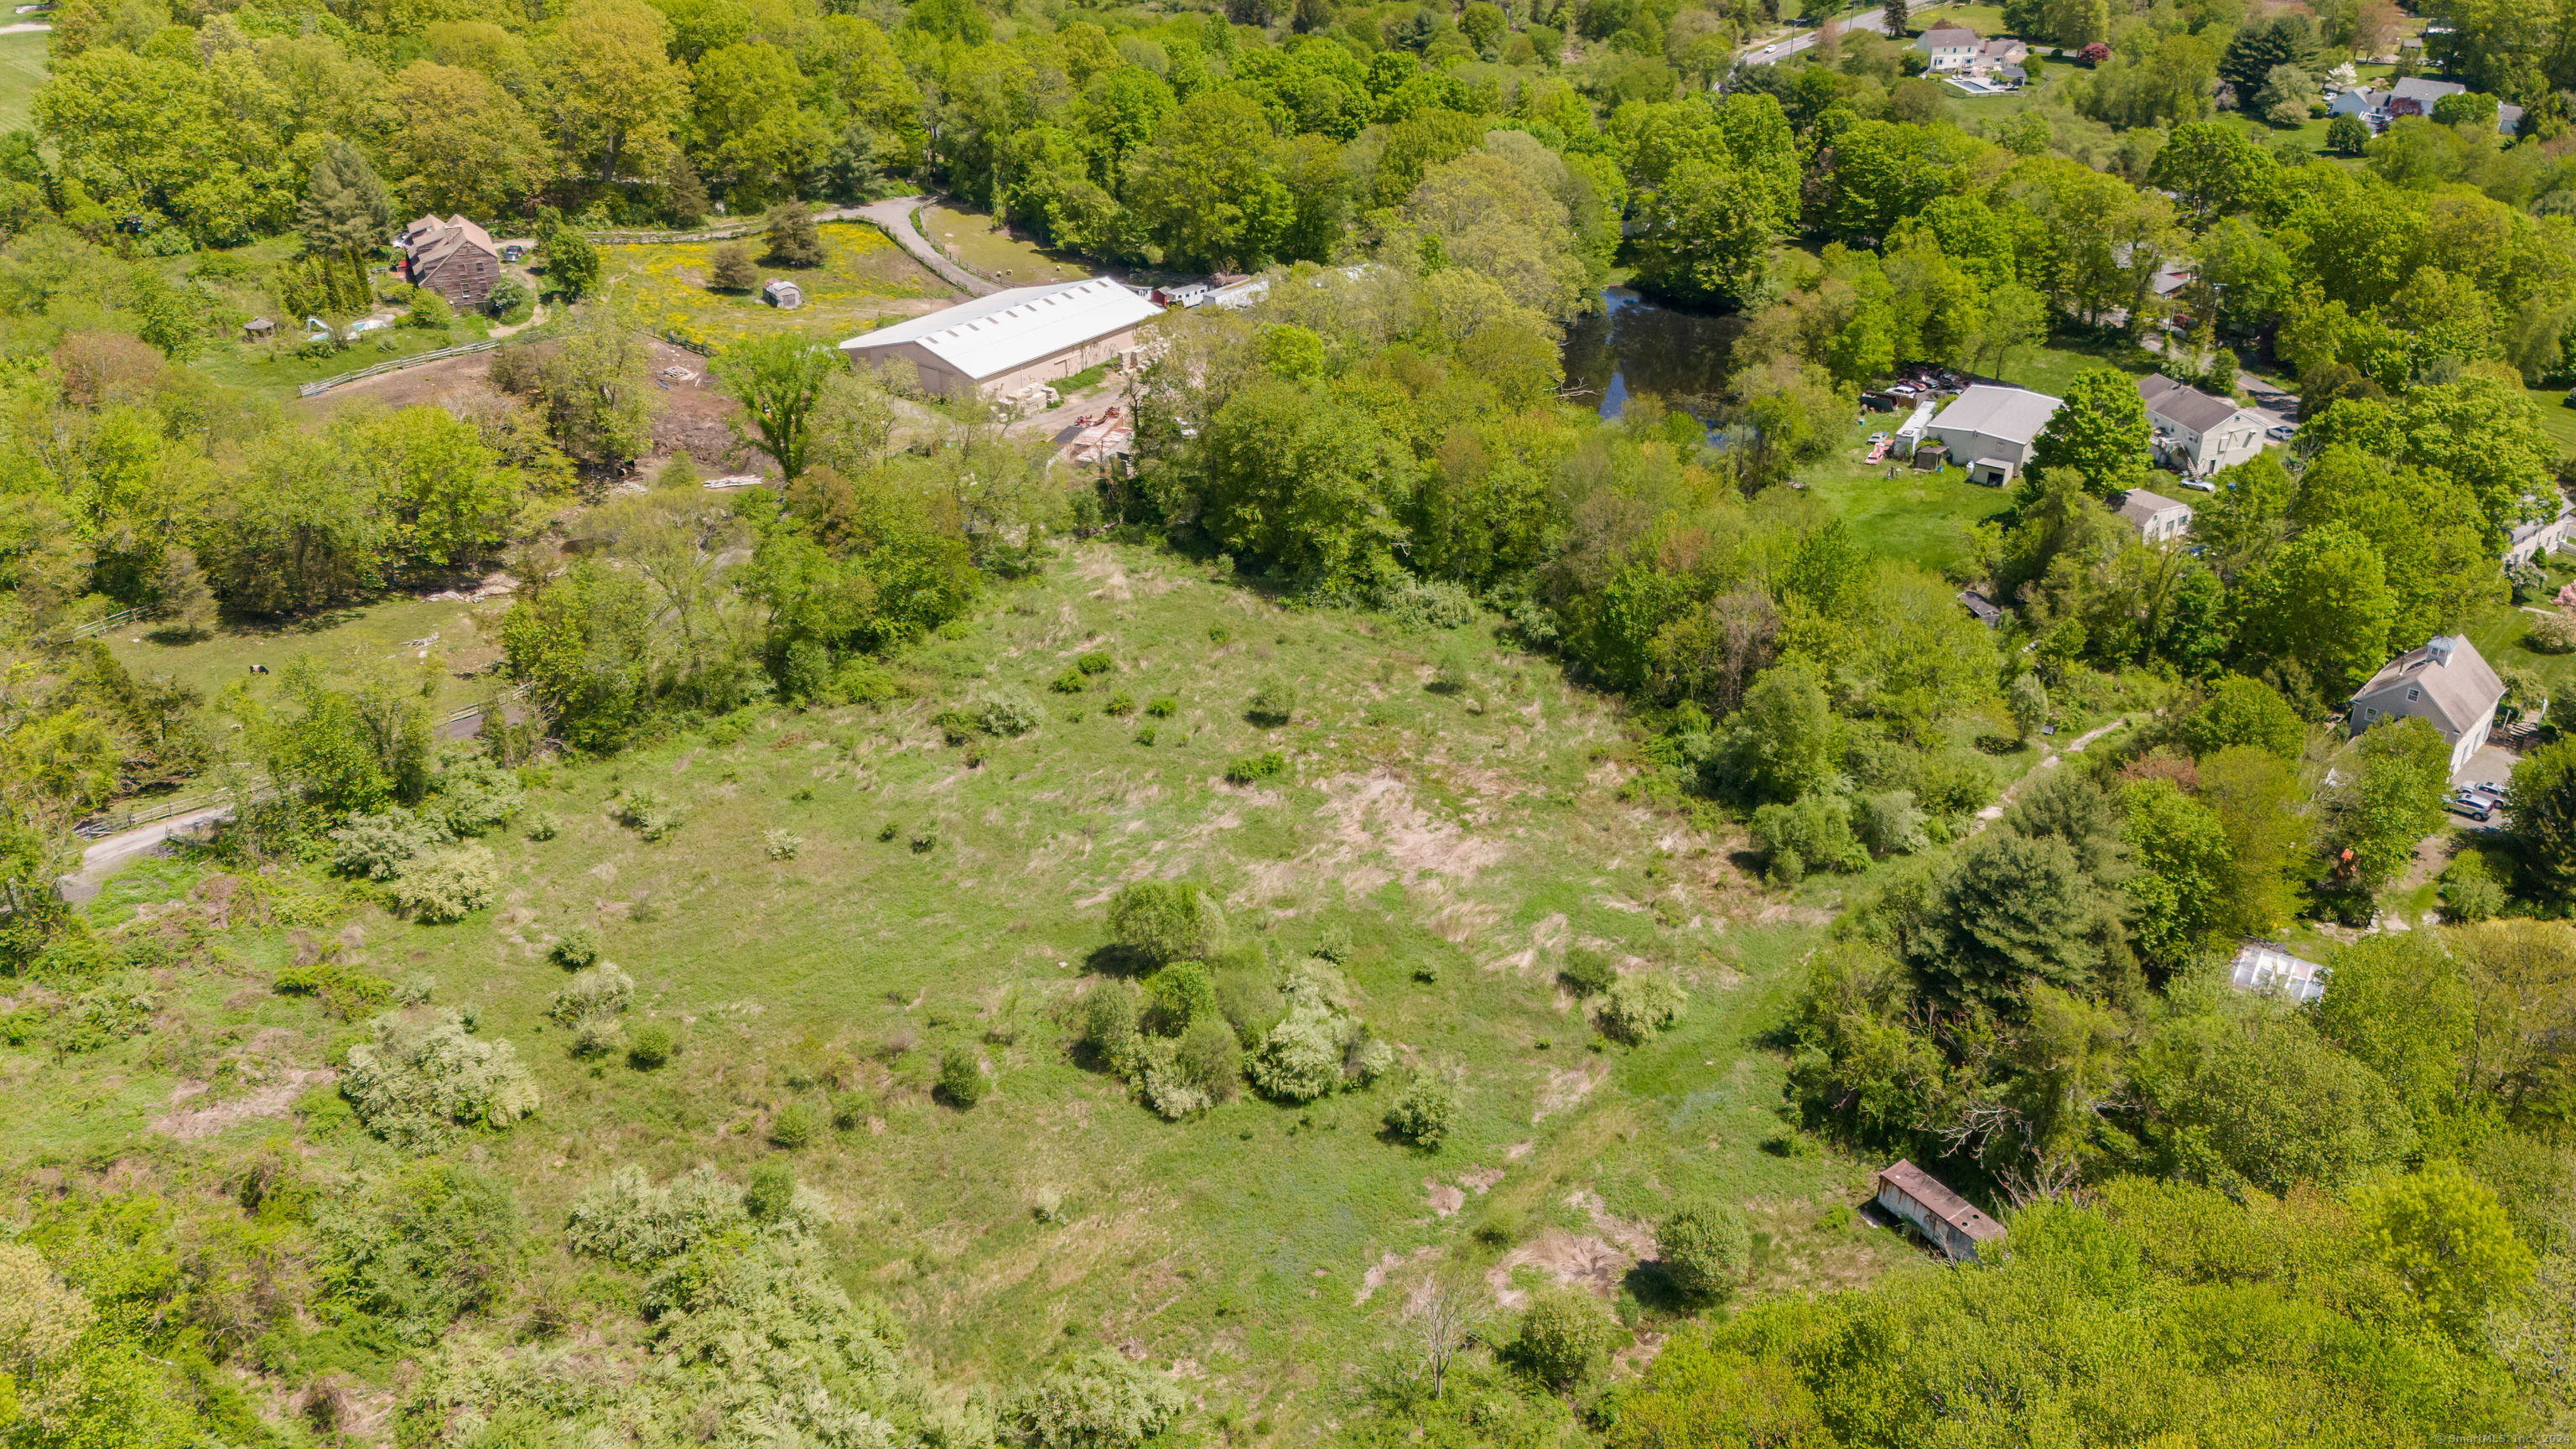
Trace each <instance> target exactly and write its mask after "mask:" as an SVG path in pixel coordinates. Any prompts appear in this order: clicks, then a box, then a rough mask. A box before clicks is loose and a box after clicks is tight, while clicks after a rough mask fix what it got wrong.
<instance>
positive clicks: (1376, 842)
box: [1316, 770, 1503, 885]
mask: <svg viewBox="0 0 2576 1449" xmlns="http://www.w3.org/2000/svg"><path fill="white" fill-rule="evenodd" d="M1322 789H1323V791H1324V795H1325V797H1326V803H1325V805H1324V807H1323V808H1322V809H1321V810H1318V811H1317V812H1316V814H1317V815H1318V816H1319V817H1321V818H1322V819H1323V820H1324V821H1325V822H1326V823H1327V824H1328V825H1330V826H1331V827H1332V830H1333V834H1334V837H1335V839H1336V841H1337V843H1338V844H1339V845H1340V847H1341V852H1340V857H1339V858H1340V859H1341V860H1342V861H1344V862H1346V863H1349V864H1352V865H1357V864H1360V863H1361V862H1363V861H1365V860H1367V859H1369V858H1370V857H1373V856H1377V855H1380V854H1383V855H1384V856H1385V857H1386V858H1387V859H1388V860H1389V861H1391V862H1392V863H1393V864H1394V865H1395V866H1396V867H1397V868H1398V869H1399V870H1401V871H1403V872H1405V873H1407V874H1410V875H1413V876H1415V877H1421V876H1440V877H1443V878H1445V879H1448V880H1452V881H1456V882H1458V883H1459V884H1461V885H1467V884H1472V883H1473V882H1474V881H1475V879H1476V876H1477V874H1478V873H1479V872H1481V871H1483V870H1484V869H1485V868H1486V867H1488V866H1491V865H1494V864H1496V863H1497V862H1499V861H1501V860H1502V858H1503V847H1502V846H1501V845H1500V844H1498V843H1496V842H1494V841H1490V840H1480V839H1478V838H1476V837H1475V836H1472V835H1469V834H1468V833H1467V832H1466V831H1464V830H1461V829H1459V828H1458V827H1457V826H1456V825H1453V824H1451V823H1450V822H1448V821H1446V820H1441V819H1439V818H1437V817H1435V816H1433V815H1432V814H1430V813H1429V812H1428V811H1426V810H1424V809H1423V808H1422V807H1421V806H1420V805H1418V804H1416V803H1415V801H1414V798H1413V789H1412V787H1411V786H1409V785H1407V784H1405V783H1404V781H1402V780H1399V779H1397V778H1396V777H1395V776H1393V775H1391V774H1388V773H1386V772H1385V771H1383V770H1380V771H1377V772H1374V773H1372V774H1368V775H1335V776H1333V777H1332V778H1330V779H1327V780H1325V781H1323V782H1322Z"/></svg>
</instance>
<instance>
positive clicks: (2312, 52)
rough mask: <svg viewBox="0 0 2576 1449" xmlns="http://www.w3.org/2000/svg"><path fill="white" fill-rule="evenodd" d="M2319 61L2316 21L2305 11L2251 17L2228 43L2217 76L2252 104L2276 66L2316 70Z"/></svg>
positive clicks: (2240, 98)
mask: <svg viewBox="0 0 2576 1449" xmlns="http://www.w3.org/2000/svg"><path fill="white" fill-rule="evenodd" d="M2316 63H2317V23H2316V21H2315V19H2313V18H2312V17H2310V16H2308V15H2306V14H2297V15H2292V14H2288V13H2286V12H2285V13H2280V14H2275V15H2272V16H2269V17H2266V18H2264V19H2261V20H2249V21H2247V22H2246V24H2245V28H2244V29H2242V30H2240V31H2238V32H2236V38H2235V39H2234V40H2231V41H2229V42H2228V43H2227V54H2226V55H2224V56H2222V57H2220V59H2219V62H2218V78H2219V79H2220V80H2223V81H2225V82H2227V83H2228V84H2229V85H2231V86H2234V87H2236V96H2237V101H2238V103H2239V104H2241V105H2246V106H2249V107H2250V106H2251V105H2252V104H2253V101H2254V97H2255V95H2256V94H2257V93H2258V92H2260V91H2261V90H2262V89H2263V87H2264V85H2265V84H2266V83H2267V82H2269V81H2270V80H2271V78H2272V68H2273V67H2274V66H2281V65H2291V66H2297V67H2298V68H2299V69H2301V70H2303V71H2313V70H2314V69H2315V68H2316Z"/></svg>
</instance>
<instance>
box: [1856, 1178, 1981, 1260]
mask: <svg viewBox="0 0 2576 1449" xmlns="http://www.w3.org/2000/svg"><path fill="white" fill-rule="evenodd" d="M1878 1205H1879V1206H1880V1207H1882V1208H1885V1209H1886V1210H1887V1211H1889V1212H1891V1213H1894V1214H1895V1215H1896V1216H1898V1217H1900V1218H1903V1219H1904V1220H1905V1221H1907V1222H1909V1223H1912V1224H1913V1225H1914V1226H1915V1227H1916V1228H1917V1229H1919V1230H1920V1231H1921V1232H1922V1234H1923V1236H1924V1237H1926V1238H1928V1239H1930V1240H1931V1242H1932V1246H1934V1247H1936V1248H1939V1249H1940V1250H1941V1251H1942V1253H1943V1254H1944V1255H1945V1256H1947V1257H1949V1258H1950V1259H1951V1260H1952V1261H1953V1262H1966V1263H1972V1262H1975V1261H1976V1260H1977V1250H1978V1249H1979V1248H1981V1247H1983V1246H1984V1245H1986V1244H1988V1243H1992V1242H1996V1241H1999V1240H2000V1239H2001V1238H2002V1237H2003V1235H2004V1225H2003V1224H2001V1223H1999V1222H1996V1221H1995V1220H1994V1219H1993V1218H1990V1217H1988V1216H1986V1215H1985V1214H1984V1213H1981V1212H1979V1211H1977V1209H1976V1206H1975V1205H1974V1204H1972V1203H1970V1202H1969V1201H1968V1200H1967V1199H1966V1198H1963V1197H1961V1196H1959V1195H1958V1194H1957V1193H1955V1192H1952V1191H1951V1190H1950V1189H1949V1188H1948V1187H1946V1186H1944V1185H1943V1184H1942V1182H1941V1180H1940V1179H1939V1178H1937V1177H1934V1176H1933V1175H1932V1174H1930V1173H1928V1172H1925V1171H1924V1170H1923V1169H1922V1168H1919V1167H1917V1166H1915V1165H1914V1164H1913V1163H1911V1162H1905V1161H1902V1160H1900V1161H1899V1162H1898V1163H1897V1164H1896V1165H1895V1166H1894V1167H1891V1168H1888V1169H1887V1170H1886V1171H1884V1172H1881V1173H1880V1174H1879V1175H1878Z"/></svg>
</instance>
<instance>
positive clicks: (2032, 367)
mask: <svg viewBox="0 0 2576 1449" xmlns="http://www.w3.org/2000/svg"><path fill="white" fill-rule="evenodd" d="M2161 365H2163V359H2162V358H2160V357H2158V356H2156V355H2155V354H2154V353H2152V352H2149V351H2147V350H2146V349H2145V348H2143V347H2139V346H2137V345H2136V344H2134V343H2131V342H2127V341H2125V340H2121V339H2117V338H2114V339H2110V340H2107V341H2104V340H2096V339H2094V338H2089V337H2079V336H2072V335H2069V334H2066V333H2059V334H2057V335H2056V336H2054V337H2051V338H2050V339H2049V340H2048V342H2047V343H2046V344H2045V345H2043V346H2039V347H2024V348H2019V349H2016V350H2015V351H2014V352H2013V353H2012V355H2011V356H2009V357H2007V358H2005V359H2004V366H2003V369H2002V372H2001V375H2000V379H1999V380H2000V381H2003V382H2008V383H2011V384H2012V385H2013V386H2015V387H2026V388H2029V389H2031V390H2032V391H2034V392H2044V393H2047V394H2049V395H2050V396H2052V397H2064V396H2065V395H2066V389H2067V386H2068V384H2070V383H2072V382H2074V381H2075V375H2076V374H2077V373H2079V372H2082V371H2084V370H2085V369H2086V368H2092V367H2116V368H2118V369H2119V370H2120V371H2122V372H2125V373H2129V374H2131V375H2133V376H2137V377H2144V376H2146V375H2147V374H2148V373H2151V372H2153V371H2155V370H2156V369H2157V368H2158V367H2159V366H2161ZM1897 421H1899V422H1902V421H1904V419H1902V418H1899V419H1898V420H1897Z"/></svg>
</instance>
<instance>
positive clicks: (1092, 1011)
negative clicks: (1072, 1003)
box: [1075, 981, 1140, 1071]
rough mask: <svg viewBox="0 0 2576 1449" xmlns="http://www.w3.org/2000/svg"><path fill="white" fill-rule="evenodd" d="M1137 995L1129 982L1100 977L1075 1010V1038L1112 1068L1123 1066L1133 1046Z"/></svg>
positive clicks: (1138, 1013) (1138, 1011)
mask: <svg viewBox="0 0 2576 1449" xmlns="http://www.w3.org/2000/svg"><path fill="white" fill-rule="evenodd" d="M1137 996H1138V993H1137V990H1136V987H1135V984H1134V983H1132V982H1127V981H1103V982H1101V983H1100V984H1099V985H1097V986H1094V987H1093V988H1092V989H1091V992H1090V994H1089V995H1087V996H1085V997H1083V998H1082V1005H1081V1007H1080V1009H1079V1011H1078V1012H1077V1015H1076V1018H1075V1019H1076V1021H1077V1023H1078V1025H1077V1028H1076V1029H1077V1032H1078V1034H1079V1039H1080V1040H1081V1042H1082V1044H1083V1045H1084V1046H1086V1047H1088V1048H1090V1049H1091V1052H1092V1054H1093V1055H1094V1056H1096V1057H1098V1058H1099V1059H1100V1060H1101V1061H1102V1062H1104V1063H1106V1064H1107V1065H1108V1066H1109V1068H1110V1069H1111V1070H1112V1071H1120V1070H1123V1069H1124V1068H1123V1066H1122V1064H1123V1063H1124V1062H1125V1061H1126V1060H1127V1056H1128V1053H1129V1052H1130V1051H1131V1050H1133V1048H1134V1046H1135V1042H1136V1031H1137V1024H1136V1023H1137V1018H1138V1016H1139V1015H1140V1005H1139V1002H1138V1000H1137Z"/></svg>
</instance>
